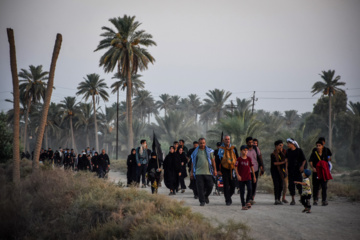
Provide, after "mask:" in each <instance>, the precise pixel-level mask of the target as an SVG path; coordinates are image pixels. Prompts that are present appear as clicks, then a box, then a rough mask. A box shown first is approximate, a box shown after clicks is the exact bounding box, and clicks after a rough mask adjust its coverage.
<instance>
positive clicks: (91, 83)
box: [76, 73, 109, 150]
mask: <svg viewBox="0 0 360 240" xmlns="http://www.w3.org/2000/svg"><path fill="white" fill-rule="evenodd" d="M84 80H85V81H83V82H80V83H79V86H78V87H77V89H78V90H79V91H78V92H77V93H76V95H81V94H82V95H84V96H83V99H85V101H87V100H88V99H89V97H90V96H91V98H92V102H93V109H94V123H95V143H96V149H97V150H100V149H99V138H98V126H97V121H96V102H97V103H99V100H100V98H101V99H102V100H104V101H105V102H107V101H108V100H109V94H108V93H107V92H106V90H105V88H108V87H107V86H106V83H105V82H104V81H105V80H104V79H100V76H99V74H96V73H92V74H88V75H86V78H84ZM95 97H96V99H95Z"/></svg>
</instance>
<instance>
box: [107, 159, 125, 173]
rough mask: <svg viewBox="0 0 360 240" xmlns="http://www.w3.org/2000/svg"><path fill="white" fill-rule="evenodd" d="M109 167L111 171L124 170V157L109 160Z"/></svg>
mask: <svg viewBox="0 0 360 240" xmlns="http://www.w3.org/2000/svg"><path fill="white" fill-rule="evenodd" d="M110 163H111V164H110V169H111V171H113V172H120V171H122V172H126V169H127V166H126V159H119V160H111V161H110Z"/></svg>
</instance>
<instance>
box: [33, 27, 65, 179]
mask: <svg viewBox="0 0 360 240" xmlns="http://www.w3.org/2000/svg"><path fill="white" fill-rule="evenodd" d="M61 42H62V36H61V34H59V33H58V34H57V35H56V41H55V46H54V51H53V55H52V59H51V65H50V71H49V80H48V83H47V88H46V92H45V99H44V109H43V111H42V115H41V120H40V125H39V128H38V134H37V136H36V144H35V150H34V160H33V173H35V172H37V171H38V170H39V157H40V148H41V142H42V139H43V137H44V130H45V125H46V121H47V115H48V112H49V106H50V101H51V94H52V90H53V86H54V76H55V68H56V61H57V58H58V57H59V53H60V48H61Z"/></svg>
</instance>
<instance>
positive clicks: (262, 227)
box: [109, 172, 360, 240]
mask: <svg viewBox="0 0 360 240" xmlns="http://www.w3.org/2000/svg"><path fill="white" fill-rule="evenodd" d="M109 180H110V181H113V182H118V181H121V182H122V183H126V176H125V174H123V173H121V172H110V174H109ZM188 181H189V180H188V179H187V181H186V184H187V186H188V185H189V183H188ZM260 181H261V179H260ZM139 190H140V189H139ZM141 190H144V191H148V192H151V189H150V188H149V187H148V188H145V189H141ZM168 193H169V191H168V189H167V188H166V187H164V186H163V187H161V188H159V194H163V195H168ZM169 198H173V199H177V200H179V201H183V202H184V205H185V206H189V207H191V209H192V210H193V211H194V212H198V213H201V214H203V215H204V216H205V217H207V218H209V219H210V220H211V221H213V222H214V223H216V222H222V221H227V220H229V219H232V220H234V221H239V222H245V223H246V224H247V225H248V226H249V227H250V228H251V231H250V236H251V237H252V238H254V239H270V240H271V239H276V240H280V239H307V240H309V239H327V240H329V239H334V240H335V239H336V240H340V239H348V240H350V239H360V203H358V202H349V201H347V200H345V199H336V200H333V201H329V205H328V206H326V207H323V206H312V213H311V214H306V213H302V212H301V211H302V210H303V206H302V205H301V204H300V202H297V203H296V205H295V206H290V205H289V204H284V205H280V206H279V205H274V197H273V195H272V194H260V193H259V194H257V195H256V199H255V200H256V204H255V205H254V206H253V207H252V208H251V209H250V210H248V211H242V210H241V202H240V196H239V195H238V194H235V195H234V196H233V197H232V199H233V204H232V205H231V206H226V205H225V199H224V196H223V195H221V196H216V195H211V196H210V197H209V200H210V204H207V205H206V206H204V207H200V206H199V201H198V200H196V199H194V196H193V193H192V191H191V190H190V189H187V190H186V191H185V193H180V192H179V193H178V194H177V195H175V196H169ZM296 199H299V197H298V196H297V197H296Z"/></svg>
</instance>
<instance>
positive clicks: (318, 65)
mask: <svg viewBox="0 0 360 240" xmlns="http://www.w3.org/2000/svg"><path fill="white" fill-rule="evenodd" d="M0 2H1V3H0V4H1V5H0V73H1V75H0V77H1V85H0V106H1V108H0V111H1V110H4V111H7V110H9V109H10V108H12V105H11V104H9V103H6V102H5V101H4V100H5V99H6V98H12V95H11V92H12V80H11V72H10V61H9V44H8V40H7V34H6V28H13V29H14V32H15V42H16V54H17V66H18V70H19V71H20V69H22V68H24V69H28V68H29V65H35V66H37V65H43V67H44V70H45V71H49V65H50V61H51V55H52V51H53V47H54V43H55V37H56V34H57V33H61V34H62V35H63V43H62V47H61V51H60V56H59V59H58V62H57V68H56V72H55V87H56V90H55V91H54V92H53V97H52V101H53V102H56V103H59V102H60V101H61V100H62V99H63V98H64V97H66V96H75V92H76V87H77V86H78V84H79V82H81V81H82V80H83V78H84V77H85V76H86V75H87V74H90V73H98V74H100V76H101V77H102V78H104V79H105V80H106V82H107V84H108V85H109V86H110V85H111V83H112V82H113V81H114V80H113V79H111V78H112V76H113V73H111V74H105V73H104V71H103V69H102V68H100V67H99V66H98V65H99V58H100V56H101V55H102V54H103V53H104V51H100V52H94V50H95V48H96V47H97V45H98V43H99V41H100V40H101V39H102V38H101V37H100V33H102V30H101V27H102V26H107V27H111V28H113V26H112V24H111V23H110V22H109V21H108V19H109V18H113V17H119V16H123V15H124V14H127V15H131V16H133V15H135V16H136V19H137V21H139V22H141V23H142V25H141V26H140V29H144V30H145V31H146V32H147V33H150V34H152V35H153V39H154V40H155V41H156V43H157V46H156V47H150V48H149V51H150V53H151V54H152V55H153V56H154V57H155V59H156V62H155V64H154V65H149V69H148V70H147V71H144V72H141V73H140V74H142V75H143V77H142V80H143V81H144V82H145V83H146V84H145V87H146V89H147V90H149V91H151V93H152V95H153V97H154V98H155V100H158V96H159V95H160V94H162V93H169V94H172V95H175V94H176V95H179V96H181V97H186V96H187V95H189V94H190V93H196V94H198V95H199V96H200V97H201V98H202V99H203V98H205V97H206V95H205V93H206V92H207V91H208V90H212V89H214V88H220V89H225V90H227V91H231V92H232V93H233V94H232V96H231V98H230V99H233V100H235V98H236V97H238V98H246V99H250V97H251V96H252V94H253V91H256V97H257V98H258V101H257V102H256V104H255V109H264V110H267V111H275V110H278V111H285V110H290V109H295V110H298V111H299V113H303V112H307V111H312V107H313V104H314V103H315V102H316V100H317V99H318V98H319V97H320V95H316V96H314V97H312V94H311V93H310V91H311V87H312V85H313V84H314V82H316V81H320V80H321V78H320V76H319V74H320V73H321V71H322V70H329V69H334V70H335V71H336V72H335V73H336V75H340V76H341V81H344V82H346V86H345V89H346V91H347V94H348V96H349V100H350V101H353V102H358V101H360V79H359V76H360V75H359V69H360V27H359V25H360V1H359V0H353V1H350V0H337V1H335V0H315V1H314V0H302V1H291V0H283V1H280V0H271V1H269V0H263V1H251V0H249V1H243V0H236V1H218V0H217V1H210V0H207V1H199V0H197V1H170V0H167V1H157V0H151V1H147V0H143V1H137V0H131V1H123V0H117V1H107V0H102V1H90V0H71V1H70V0H61V1H58V0H52V1H48V0H31V1H25V0H23V1H19V0H0ZM120 98H121V100H125V92H121V93H120ZM78 100H81V97H78ZM115 101H116V95H111V97H110V101H109V102H108V103H106V105H108V106H109V105H111V104H112V103H113V102H115Z"/></svg>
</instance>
